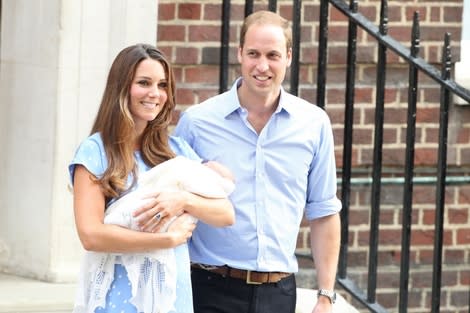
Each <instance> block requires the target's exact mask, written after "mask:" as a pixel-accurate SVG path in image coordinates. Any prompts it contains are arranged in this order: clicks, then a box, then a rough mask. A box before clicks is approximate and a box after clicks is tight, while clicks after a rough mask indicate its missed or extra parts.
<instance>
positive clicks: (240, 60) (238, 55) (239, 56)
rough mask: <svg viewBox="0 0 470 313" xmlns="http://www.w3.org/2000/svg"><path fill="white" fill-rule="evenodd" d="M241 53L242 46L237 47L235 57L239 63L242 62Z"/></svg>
mask: <svg viewBox="0 0 470 313" xmlns="http://www.w3.org/2000/svg"><path fill="white" fill-rule="evenodd" d="M242 53H243V48H242V47H238V53H237V58H238V62H239V63H242Z"/></svg>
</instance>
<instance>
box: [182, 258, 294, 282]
mask: <svg viewBox="0 0 470 313" xmlns="http://www.w3.org/2000/svg"><path fill="white" fill-rule="evenodd" d="M191 267H192V268H196V269H202V270H205V271H209V272H211V273H215V274H219V275H221V276H223V277H232V278H236V279H241V280H244V281H245V282H246V283H247V284H253V285H260V284H265V283H277V282H278V281H280V280H281V279H283V278H286V277H288V276H290V275H292V273H284V272H257V271H247V270H240V269H238V268H233V267H229V266H226V265H225V266H212V265H204V264H199V263H192V264H191Z"/></svg>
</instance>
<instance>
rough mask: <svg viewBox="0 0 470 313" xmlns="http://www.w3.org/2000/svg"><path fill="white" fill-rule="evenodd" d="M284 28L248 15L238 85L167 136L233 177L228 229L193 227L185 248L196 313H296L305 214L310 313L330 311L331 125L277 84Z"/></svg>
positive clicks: (286, 59) (287, 36)
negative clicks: (313, 274) (313, 300)
mask: <svg viewBox="0 0 470 313" xmlns="http://www.w3.org/2000/svg"><path fill="white" fill-rule="evenodd" d="M291 37H292V34H291V28H290V26H289V23H288V21H286V20H285V19H283V18H282V17H280V16H279V15H277V14H275V13H272V12H269V11H258V12H255V13H253V14H251V15H250V16H248V17H247V18H246V19H245V21H244V24H243V27H242V29H241V35H240V46H239V49H238V60H239V62H240V64H241V78H239V79H238V80H237V81H236V82H235V83H234V85H233V87H232V88H231V90H229V91H227V92H225V93H223V94H221V95H218V96H215V97H213V98H211V99H208V100H207V101H205V102H203V103H201V104H199V105H195V106H193V107H191V108H189V109H188V110H187V111H186V112H185V113H184V114H183V115H182V117H181V119H180V121H179V123H178V125H177V127H176V129H175V133H176V135H177V136H181V137H183V138H184V139H186V140H187V141H188V143H189V144H190V145H191V146H192V147H193V148H194V150H195V151H196V152H197V153H198V154H199V155H200V156H201V157H202V158H203V159H207V160H217V161H219V162H220V163H222V164H224V165H226V166H227V167H228V168H230V170H231V171H232V172H233V174H234V176H235V181H236V187H235V191H234V192H233V193H232V195H231V200H232V202H233V204H234V207H235V212H236V222H235V224H234V225H233V226H231V227H224V228H215V227H211V226H209V225H206V224H204V223H199V225H198V226H197V228H196V230H195V231H194V232H193V236H192V239H191V241H190V256H191V262H192V283H193V301H194V308H195V313H211V312H226V313H290V312H292V313H293V312H295V303H296V285H295V276H294V275H293V273H295V272H297V270H298V265H297V260H296V257H295V254H294V253H295V248H296V243H297V235H298V231H299V227H300V222H301V220H302V217H303V214H304V211H305V216H306V218H307V219H308V220H309V223H310V228H311V238H310V239H311V249H312V253H313V257H314V260H315V267H316V270H317V277H318V288H319V289H320V290H321V292H320V293H319V296H318V301H317V304H316V306H315V308H313V310H312V312H314V313H320V312H331V310H332V303H333V302H334V291H333V289H334V284H335V276H336V268H337V263H338V255H339V243H340V220H339V214H338V212H339V211H340V209H341V203H340V201H339V200H338V199H337V197H336V167H335V158H334V143H333V135H332V130H331V124H330V121H329V119H328V117H327V115H326V113H325V112H324V111H323V110H321V109H320V108H318V107H317V106H315V105H312V104H311V103H308V102H307V101H304V100H302V99H300V98H298V97H295V96H293V95H290V94H288V93H287V92H285V91H284V89H283V88H282V86H281V84H282V82H283V80H284V78H285V75H286V70H287V68H288V67H289V66H290V63H291V58H292V45H291V42H292V40H291Z"/></svg>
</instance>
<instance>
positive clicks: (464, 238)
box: [457, 228, 470, 245]
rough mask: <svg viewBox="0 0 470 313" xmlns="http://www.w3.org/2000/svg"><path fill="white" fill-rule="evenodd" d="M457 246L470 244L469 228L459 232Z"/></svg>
mask: <svg viewBox="0 0 470 313" xmlns="http://www.w3.org/2000/svg"><path fill="white" fill-rule="evenodd" d="M457 244H459V245H464V244H467V245H468V244H470V229H468V228H467V229H459V230H457Z"/></svg>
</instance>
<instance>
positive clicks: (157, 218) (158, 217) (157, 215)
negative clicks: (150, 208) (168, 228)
mask: <svg viewBox="0 0 470 313" xmlns="http://www.w3.org/2000/svg"><path fill="white" fill-rule="evenodd" d="M153 218H154V219H155V220H156V221H160V219H161V218H162V215H161V214H160V212H158V213H157V214H155V216H154V217H153Z"/></svg>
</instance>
